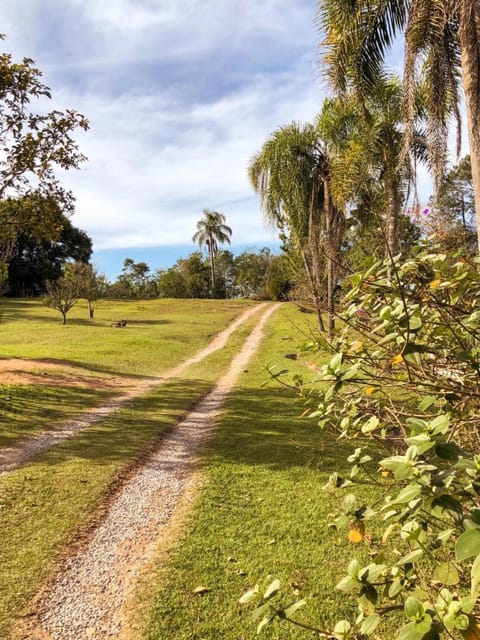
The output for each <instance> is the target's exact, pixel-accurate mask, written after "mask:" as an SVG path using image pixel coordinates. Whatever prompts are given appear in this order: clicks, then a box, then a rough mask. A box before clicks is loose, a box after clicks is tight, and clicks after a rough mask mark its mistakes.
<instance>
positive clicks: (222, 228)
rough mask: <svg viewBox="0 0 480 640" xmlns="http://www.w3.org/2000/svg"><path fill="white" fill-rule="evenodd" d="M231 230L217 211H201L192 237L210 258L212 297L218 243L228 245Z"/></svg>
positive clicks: (221, 214)
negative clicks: (205, 248)
mask: <svg viewBox="0 0 480 640" xmlns="http://www.w3.org/2000/svg"><path fill="white" fill-rule="evenodd" d="M231 235H232V230H231V229H230V227H228V226H227V225H226V224H225V216H224V215H223V213H219V212H218V211H211V210H210V209H204V210H203V218H202V219H201V220H199V221H198V222H197V231H196V232H195V233H194V235H193V237H192V242H195V243H196V244H198V245H199V247H207V251H208V255H209V258H210V271H211V277H212V295H214V294H215V258H216V255H217V252H218V244H219V243H222V244H223V243H225V242H226V243H227V244H230V236H231Z"/></svg>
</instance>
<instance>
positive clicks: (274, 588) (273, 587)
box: [263, 578, 281, 600]
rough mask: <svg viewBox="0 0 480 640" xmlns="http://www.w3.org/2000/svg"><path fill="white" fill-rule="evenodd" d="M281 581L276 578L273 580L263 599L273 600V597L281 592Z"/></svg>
mask: <svg viewBox="0 0 480 640" xmlns="http://www.w3.org/2000/svg"><path fill="white" fill-rule="evenodd" d="M280 586H281V585H280V580H279V579H278V578H275V580H272V582H271V583H270V584H269V585H268V587H267V589H266V591H265V593H264V594H263V598H264V600H269V599H270V598H273V596H274V595H275V594H276V593H278V591H279V590H280Z"/></svg>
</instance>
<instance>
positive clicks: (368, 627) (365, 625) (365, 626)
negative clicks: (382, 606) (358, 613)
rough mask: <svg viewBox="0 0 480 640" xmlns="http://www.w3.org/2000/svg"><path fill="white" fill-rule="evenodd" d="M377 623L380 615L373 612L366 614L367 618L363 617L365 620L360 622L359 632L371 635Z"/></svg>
mask: <svg viewBox="0 0 480 640" xmlns="http://www.w3.org/2000/svg"><path fill="white" fill-rule="evenodd" d="M379 623H380V616H379V615H378V613H373V614H372V615H371V616H368V618H365V620H364V621H363V622H362V625H361V627H360V633H361V634H362V635H365V636H369V635H371V634H372V633H373V632H374V631H375V629H376V628H377V627H378V625H379Z"/></svg>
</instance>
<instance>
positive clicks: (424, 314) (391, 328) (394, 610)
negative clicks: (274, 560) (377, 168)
mask: <svg viewBox="0 0 480 640" xmlns="http://www.w3.org/2000/svg"><path fill="white" fill-rule="evenodd" d="M479 264H480V258H473V259H464V258H460V257H458V258H457V257H447V256H446V255H444V254H433V253H426V252H423V253H422V252H419V253H418V254H417V255H416V256H415V257H413V258H411V259H409V260H407V261H406V262H404V263H401V262H400V259H396V260H395V261H394V262H393V263H391V262H389V261H385V262H375V263H373V264H372V265H371V266H370V267H369V268H368V269H367V270H365V271H364V272H362V273H358V274H355V275H353V276H352V277H351V278H350V282H349V283H348V285H347V286H348V291H349V292H348V294H347V295H346V297H345V299H344V301H343V312H342V314H341V320H342V323H341V324H342V327H341V329H340V331H339V333H338V335H337V337H336V338H335V339H334V340H333V341H332V342H331V343H327V342H324V341H319V342H316V343H313V342H312V343H310V344H309V345H308V349H310V350H316V349H319V348H321V349H325V348H328V349H330V350H332V351H333V353H334V355H333V357H332V358H331V360H330V362H329V363H328V364H327V365H325V366H324V367H323V368H322V369H321V370H320V376H319V379H320V382H319V385H318V387H319V388H316V389H314V390H313V391H312V390H308V391H307V390H304V393H305V397H306V401H307V402H308V403H309V404H310V406H311V416H312V417H314V418H315V419H316V420H317V421H318V424H319V425H320V426H321V427H322V428H325V429H331V430H333V431H334V432H335V433H336V434H337V435H338V437H339V438H344V439H345V438H348V439H351V440H353V441H355V443H356V445H357V446H356V448H355V451H354V452H353V453H352V455H351V456H350V457H349V458H348V469H344V470H342V474H340V473H335V474H334V475H332V476H331V478H330V480H329V482H328V484H327V486H326V487H325V488H326V489H327V490H328V489H333V490H338V489H339V488H341V489H346V490H348V491H349V493H348V495H347V496H346V497H345V498H344V499H343V502H342V506H341V513H340V514H339V515H338V516H337V517H336V518H335V520H334V522H333V523H332V526H335V527H346V528H347V530H348V537H349V540H350V542H351V543H352V544H359V543H361V542H362V541H363V540H364V539H365V537H366V536H367V535H368V536H370V535H372V540H371V545H372V547H371V548H372V557H371V561H370V562H369V563H368V564H366V565H365V566H362V565H361V564H360V563H359V562H358V561H357V560H356V559H355V558H352V561H351V562H350V564H349V566H348V568H347V573H346V575H344V576H339V581H338V584H337V585H336V587H337V589H340V590H341V591H342V592H345V593H348V594H352V595H353V596H355V597H356V598H357V602H358V609H359V614H358V617H357V618H356V620H353V621H347V620H342V621H339V622H338V624H337V625H336V627H335V628H334V629H333V630H331V631H328V632H326V631H324V630H318V632H319V633H323V634H324V635H325V637H331V638H338V639H339V640H347V639H354V638H355V639H361V638H368V637H377V638H378V637H380V636H378V635H376V634H378V633H379V631H378V625H379V624H380V623H382V622H383V621H384V619H385V618H387V617H388V618H390V617H392V616H394V618H393V621H390V625H393V626H394V627H397V628H398V631H399V634H398V636H397V637H398V638H399V639H401V640H421V639H424V640H427V638H428V639H435V638H447V637H448V638H456V637H460V636H463V637H466V638H477V637H479V638H480V625H479V623H478V621H477V616H478V615H479V613H480V611H479V609H478V605H477V599H478V596H479V595H480V504H479V494H480V454H479V453H478V451H479V447H478V445H479V430H478V426H479V420H480V406H479V397H480V396H479V394H480V385H479V383H480V379H479V370H480V369H479V367H480V341H479V338H480V335H479V329H480V273H479ZM297 382H299V381H297ZM362 484H368V485H374V486H376V487H377V488H378V495H379V496H380V497H379V499H378V500H377V502H376V503H375V504H363V503H362V502H361V501H359V500H358V498H357V497H356V495H355V493H354V492H353V491H354V489H355V487H357V486H360V485H362ZM369 521H375V522H377V523H378V522H380V523H381V524H380V527H381V530H382V531H381V535H380V536H378V539H377V537H376V536H375V535H374V534H371V533H369V529H370V530H371V531H373V532H375V529H374V528H373V527H370V522H369ZM376 526H377V529H378V524H377V525H376ZM382 547H383V549H384V551H383V550H382ZM278 586H279V585H276V587H278ZM274 591H276V592H278V591H279V588H276V589H274ZM266 594H267V596H268V597H266V595H265V594H263V596H262V594H261V593H260V590H259V589H258V588H255V589H253V590H252V591H251V592H250V596H249V597H246V599H247V600H251V599H254V598H257V599H261V600H262V604H261V605H260V606H261V607H264V609H257V614H258V612H260V618H261V620H260V625H259V629H261V628H263V626H265V625H266V624H267V623H268V622H271V621H272V620H274V619H280V620H282V619H286V620H288V618H289V615H290V612H291V611H292V609H289V608H288V607H292V606H293V605H294V604H295V603H290V604H289V605H288V607H286V608H285V607H282V606H273V605H272V603H271V602H270V600H271V593H269V592H268V589H267V592H266Z"/></svg>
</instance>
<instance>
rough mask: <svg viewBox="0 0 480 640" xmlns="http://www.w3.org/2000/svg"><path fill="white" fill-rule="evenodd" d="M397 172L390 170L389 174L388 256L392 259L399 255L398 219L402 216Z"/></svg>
mask: <svg viewBox="0 0 480 640" xmlns="http://www.w3.org/2000/svg"><path fill="white" fill-rule="evenodd" d="M394 171H395V170H388V174H387V197H388V210H387V229H386V241H387V255H389V256H390V257H391V258H393V257H394V256H396V255H397V253H398V251H399V248H398V218H399V216H400V198H399V194H398V180H397V177H396V175H395V173H394Z"/></svg>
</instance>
